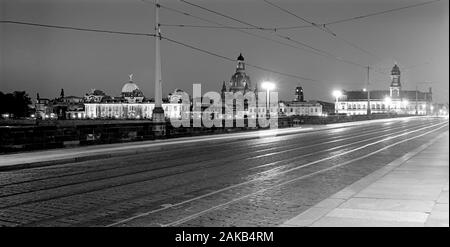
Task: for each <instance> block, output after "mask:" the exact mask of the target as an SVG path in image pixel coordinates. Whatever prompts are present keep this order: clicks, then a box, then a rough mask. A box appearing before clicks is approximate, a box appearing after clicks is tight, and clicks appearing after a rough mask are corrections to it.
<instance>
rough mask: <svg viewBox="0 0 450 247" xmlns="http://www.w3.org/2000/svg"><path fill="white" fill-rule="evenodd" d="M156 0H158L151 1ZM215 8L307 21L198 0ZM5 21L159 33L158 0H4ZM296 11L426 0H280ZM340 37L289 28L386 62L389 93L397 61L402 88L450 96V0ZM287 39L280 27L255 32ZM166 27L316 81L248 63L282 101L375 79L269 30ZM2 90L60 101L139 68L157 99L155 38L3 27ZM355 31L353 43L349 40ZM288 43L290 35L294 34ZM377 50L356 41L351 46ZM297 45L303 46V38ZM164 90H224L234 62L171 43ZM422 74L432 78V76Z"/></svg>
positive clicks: (242, 4) (327, 47)
mask: <svg viewBox="0 0 450 247" xmlns="http://www.w3.org/2000/svg"><path fill="white" fill-rule="evenodd" d="M149 1H150V2H152V0H149ZM189 1H191V2H193V3H195V4H199V5H201V6H204V7H206V8H209V9H213V10H215V11H218V12H221V13H224V14H226V15H229V16H232V17H235V18H237V19H240V20H243V21H245V22H248V23H251V24H254V25H257V26H263V27H283V26H298V25H300V26H301V25H307V24H306V23H305V22H302V21H301V20H299V19H297V18H295V17H293V16H290V15H288V14H286V13H284V12H282V11H280V10H278V9H276V8H274V7H271V6H270V5H268V4H266V3H264V2H263V1H262V0H241V1H237V0H208V1H206V0H189ZM0 2H1V5H0V19H1V20H13V21H24V22H34V23H41V24H51V25H67V26H74V27H82V28H96V29H108V30H117V31H126V32H145V33H152V32H153V26H154V6H153V5H152V4H151V3H145V2H142V1H140V0H0ZM160 2H161V4H162V5H166V6H168V7H171V8H174V9H178V10H181V11H184V12H188V13H191V14H193V15H196V16H200V17H203V18H207V19H209V20H213V21H215V22H219V23H223V24H225V25H228V26H244V25H242V24H240V23H238V22H233V21H231V20H228V19H226V18H224V17H220V16H217V15H214V14H212V13H208V12H206V11H204V10H201V9H199V8H195V7H192V6H189V5H187V4H185V3H182V2H179V1H176V0H161V1H160ZM271 2H274V3H276V4H278V5H280V6H282V7H283V8H286V9H288V10H290V11H291V12H293V13H295V14H297V15H299V16H301V17H304V18H307V19H309V20H312V21H314V22H315V23H327V22H331V21H334V20H339V19H345V18H349V17H354V16H360V15H364V14H368V13H372V12H377V11H383V10H388V9H393V8H398V7H402V6H406V5H411V4H414V3H421V2H425V1H418V0H395V1H394V0H314V1H313V0H307V1H304V0H298V1H294V0H290V1H288V0H271ZM160 16H161V23H162V24H185V25H187V24H190V25H207V26H211V25H212V24H210V23H205V22H202V21H200V20H197V19H193V18H190V17H189V16H185V15H184V16H183V15H181V14H177V13H174V12H170V11H168V10H166V9H161V12H160ZM329 28H330V29H332V31H333V32H335V33H336V34H337V35H338V37H339V39H337V38H334V37H333V36H332V35H329V34H328V33H326V32H323V31H321V30H318V29H316V28H312V27H305V28H301V29H295V30H279V31H277V33H278V34H280V35H286V36H289V37H292V38H294V39H296V40H298V41H301V42H303V43H306V44H308V45H310V46H313V47H314V48H317V49H320V50H324V51H326V52H329V53H332V54H333V55H335V57H342V58H344V59H346V60H350V61H352V62H355V63H358V64H362V65H371V66H373V67H376V68H377V70H378V71H380V72H384V73H380V72H372V73H371V74H370V76H371V85H372V86H371V88H373V89H382V90H383V89H384V90H387V89H388V87H389V84H390V75H389V73H390V69H391V68H392V66H393V65H394V63H395V62H396V63H398V65H399V66H400V69H401V71H402V79H401V80H402V86H403V89H411V90H413V89H414V88H415V87H416V84H417V85H418V87H419V89H420V90H422V91H425V90H428V87H429V86H431V87H433V93H434V94H433V97H434V101H435V102H442V103H445V102H448V94H449V92H448V87H449V86H448V82H449V71H448V66H449V50H448V49H449V48H448V47H449V33H448V28H449V13H448V1H447V0H444V1H440V2H436V3H432V4H427V5H423V6H420V7H415V8H409V9H404V10H399V11H396V12H391V13H386V14H383V15H377V16H372V17H368V18H364V19H360V20H354V21H350V22H345V23H339V24H335V25H330V26H329ZM246 31H249V32H252V33H254V34H257V35H260V36H264V37H268V38H271V39H276V40H279V41H283V40H281V39H279V38H277V36H275V35H274V34H273V32H270V31H260V30H246ZM162 33H163V36H167V37H169V38H172V39H175V40H177V41H181V42H185V43H187V44H191V45H194V46H196V47H199V48H202V49H205V50H208V51H212V52H214V53H217V54H220V55H223V56H226V57H230V58H233V59H235V58H237V56H238V55H239V53H240V52H242V54H243V55H244V57H245V60H246V62H249V63H251V64H254V65H259V66H262V67H265V68H269V69H272V70H277V71H280V72H283V73H289V74H296V75H299V76H302V77H307V78H311V79H314V81H312V80H299V79H295V78H289V77H286V76H282V75H278V74H274V73H270V72H266V71H261V70H258V69H254V68H248V69H247V70H248V74H249V75H250V77H251V80H252V83H253V84H255V83H256V82H261V81H263V80H273V81H275V82H276V84H277V88H278V91H279V94H280V96H279V98H280V99H284V100H290V99H292V98H293V93H294V88H295V86H297V85H301V86H303V88H304V91H305V98H306V99H308V100H312V99H320V100H327V101H332V100H333V99H332V96H331V91H332V90H333V89H347V90H360V89H362V88H364V87H365V83H366V70H365V69H364V68H362V67H359V66H355V65H351V64H347V63H345V62H342V61H338V60H336V59H333V58H330V57H324V56H320V55H317V54H315V53H313V52H308V51H307V50H305V49H296V48H292V47H287V46H284V45H281V44H278V43H274V42H271V41H268V40H265V39H259V38H257V37H253V36H250V35H247V34H245V33H242V32H239V31H236V30H230V29H217V28H216V29H213V28H187V27H183V28H180V27H166V26H163V27H162ZM0 37H1V38H0V58H1V60H0V91H3V92H10V91H14V90H25V91H27V92H28V93H29V94H30V96H32V97H33V98H34V97H35V96H36V93H37V92H39V93H40V96H41V97H48V98H54V97H56V96H58V95H59V91H60V90H61V88H64V91H65V93H66V95H75V96H82V95H84V94H85V93H86V92H87V91H88V90H89V89H91V88H96V89H101V90H103V91H105V92H106V93H107V94H109V95H112V96H116V95H119V94H120V90H121V88H122V86H123V84H124V83H125V82H127V80H128V74H131V73H133V74H134V79H135V82H136V83H137V84H138V86H139V87H140V88H141V89H142V90H143V92H144V94H145V95H146V96H147V97H153V95H154V94H153V88H154V79H153V78H154V75H153V73H154V38H152V37H143V36H125V35H115V34H105V33H91V32H82V31H73V30H56V29H48V28H41V27H30V26H21V25H12V24H0ZM342 39H345V40H346V41H347V43H345V42H344V41H342ZM283 42H286V43H289V42H288V41H286V40H284V41H283ZM349 42H351V43H352V44H355V45H357V46H358V47H360V48H362V49H364V50H365V51H368V52H370V54H371V55H369V54H367V52H363V51H362V50H361V49H357V48H355V47H352V46H351V45H349V44H348V43H349ZM291 44H292V45H295V46H298V45H296V44H295V43H291ZM161 54H162V77H163V95H167V94H168V93H170V92H172V91H173V90H174V89H175V88H181V89H184V90H186V91H187V92H188V93H191V91H192V84H193V83H201V84H202V89H203V92H204V93H206V92H207V91H219V90H220V89H221V86H222V82H223V81H229V80H230V77H231V75H232V74H233V73H234V71H235V63H234V62H231V61H227V60H223V59H220V58H218V57H214V56H210V55H207V54H203V53H201V52H199V51H195V50H192V49H189V48H186V47H183V46H179V45H176V44H172V43H169V42H167V41H165V40H163V41H162V47H161ZM424 82H431V84H427V83H424Z"/></svg>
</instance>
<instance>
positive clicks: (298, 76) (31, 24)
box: [0, 20, 321, 82]
mask: <svg viewBox="0 0 450 247" xmlns="http://www.w3.org/2000/svg"><path fill="white" fill-rule="evenodd" d="M0 23H5V24H14V25H26V26H34V27H44V28H53V29H60V30H70V31H85V32H96V33H108V34H118V35H127V36H141V37H156V35H155V34H151V33H140V32H123V31H114V30H104V29H93V28H81V27H73V26H61V25H49V24H40V23H32V22H22V21H11V20H0ZM161 39H164V40H167V41H169V42H171V43H174V44H178V45H182V46H184V47H187V48H190V49H192V50H196V51H200V52H202V53H205V54H208V55H211V56H215V57H218V58H221V59H224V60H228V61H232V62H235V59H232V58H229V57H226V56H222V55H219V54H217V53H214V52H211V51H208V50H205V49H201V48H198V47H195V46H193V45H190V44H186V43H184V42H181V41H177V40H174V39H171V38H168V37H165V36H161ZM246 65H247V66H249V67H253V68H256V69H259V70H262V71H266V72H271V73H275V74H279V75H283V76H286V77H291V78H296V79H301V80H308V81H314V82H321V81H319V80H315V79H312V78H307V77H303V76H300V75H295V74H289V73H284V72H280V71H276V70H273V69H268V68H265V67H262V66H259V65H254V64H249V63H246Z"/></svg>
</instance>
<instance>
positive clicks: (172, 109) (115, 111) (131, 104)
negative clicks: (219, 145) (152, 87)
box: [84, 75, 189, 119]
mask: <svg viewBox="0 0 450 247" xmlns="http://www.w3.org/2000/svg"><path fill="white" fill-rule="evenodd" d="M85 100H86V102H85V103H84V109H85V118H88V119H151V118H152V113H153V109H154V108H155V103H154V102H152V101H150V100H148V99H146V98H145V96H144V94H143V93H142V91H141V90H140V89H139V87H138V85H137V84H136V83H134V82H133V78H132V76H131V75H130V80H129V81H128V82H126V83H125V84H124V85H123V87H122V91H121V95H120V96H118V97H110V96H107V95H106V94H104V93H103V92H102V91H100V90H91V92H89V93H88V94H86V96H85ZM162 107H163V109H164V114H165V116H166V117H167V118H177V119H178V118H181V112H183V111H186V110H187V111H189V109H186V108H188V107H186V106H183V105H181V103H179V102H169V103H163V104H162Z"/></svg>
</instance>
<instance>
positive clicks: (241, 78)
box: [222, 53, 255, 94]
mask: <svg viewBox="0 0 450 247" xmlns="http://www.w3.org/2000/svg"><path fill="white" fill-rule="evenodd" d="M250 91H255V88H253V87H252V85H251V81H250V76H248V75H247V73H246V72H245V62H244V56H242V53H241V54H239V57H238V58H237V66H236V72H235V73H234V74H233V75H232V76H231V79H230V81H229V82H228V83H225V82H223V86H222V94H223V93H224V92H233V93H236V92H242V94H245V93H246V92H250Z"/></svg>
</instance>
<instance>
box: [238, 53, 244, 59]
mask: <svg viewBox="0 0 450 247" xmlns="http://www.w3.org/2000/svg"><path fill="white" fill-rule="evenodd" d="M237 60H238V61H244V56H242V53H240V54H239V57H238V58H237Z"/></svg>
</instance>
